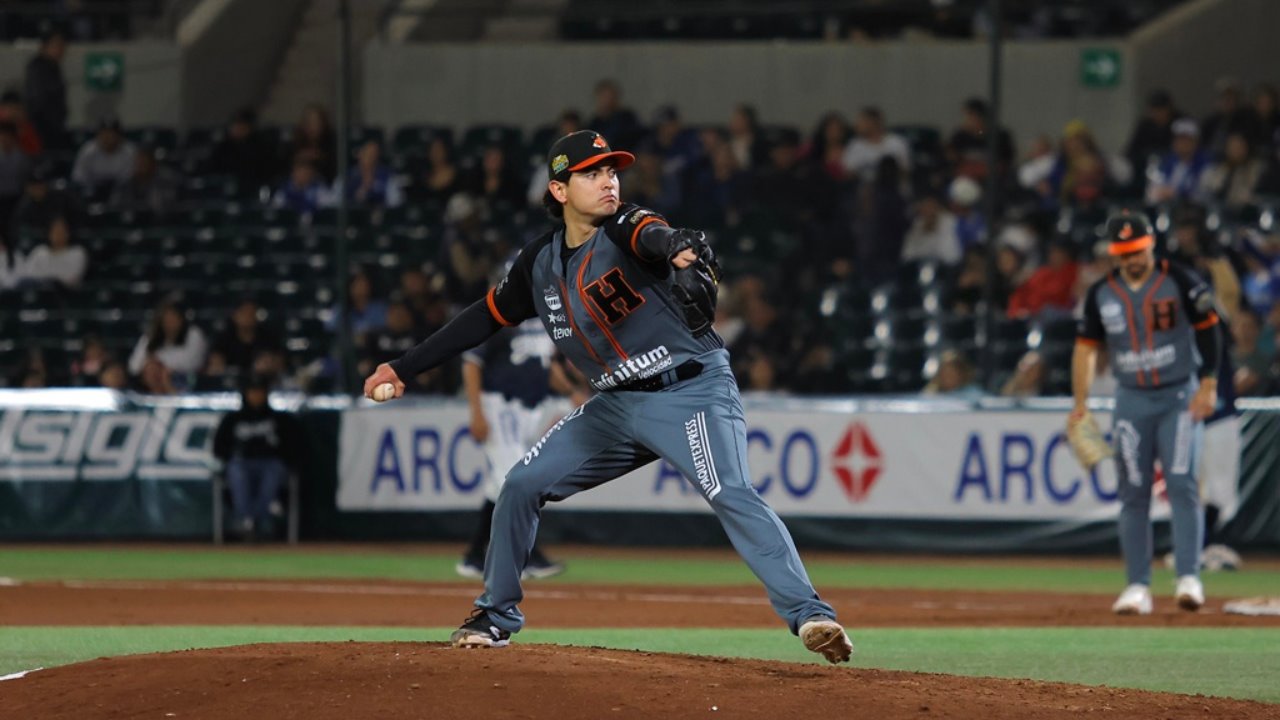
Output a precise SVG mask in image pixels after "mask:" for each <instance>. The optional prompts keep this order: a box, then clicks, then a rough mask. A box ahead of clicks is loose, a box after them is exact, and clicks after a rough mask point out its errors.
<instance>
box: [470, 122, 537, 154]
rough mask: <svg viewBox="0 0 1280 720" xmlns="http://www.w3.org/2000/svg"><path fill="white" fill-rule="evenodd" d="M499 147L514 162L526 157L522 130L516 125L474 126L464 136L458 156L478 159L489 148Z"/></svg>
mask: <svg viewBox="0 0 1280 720" xmlns="http://www.w3.org/2000/svg"><path fill="white" fill-rule="evenodd" d="M491 145H497V146H498V147H500V148H502V149H503V151H504V152H505V153H506V155H507V161H508V162H512V161H515V160H517V159H518V158H522V157H524V155H525V153H524V152H523V151H522V150H523V148H522V146H521V132H520V128H519V127H517V126H515V125H473V126H472V127H470V128H468V129H467V131H466V133H464V134H463V136H462V147H460V148H459V152H458V154H459V155H460V156H465V157H476V156H479V155H480V153H481V152H482V151H483V150H484V149H485V148H487V147H489V146H491Z"/></svg>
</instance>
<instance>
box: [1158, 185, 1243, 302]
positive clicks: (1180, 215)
mask: <svg viewBox="0 0 1280 720" xmlns="http://www.w3.org/2000/svg"><path fill="white" fill-rule="evenodd" d="M1204 223H1205V213H1204V210H1203V209H1202V208H1198V207H1195V206H1187V207H1183V208H1179V210H1178V211H1177V212H1176V213H1174V218H1173V232H1172V235H1171V238H1170V243H1169V244H1170V250H1171V251H1172V252H1173V253H1174V255H1175V256H1176V257H1177V258H1178V259H1179V260H1181V261H1182V262H1183V263H1184V264H1185V265H1188V266H1190V267H1192V268H1194V269H1195V271H1196V272H1197V273H1198V274H1199V275H1200V277H1202V278H1204V279H1205V280H1208V281H1209V284H1210V285H1212V286H1213V296H1214V299H1215V300H1216V301H1217V303H1218V310H1219V311H1221V312H1223V313H1224V314H1226V316H1227V317H1228V318H1230V317H1234V316H1235V314H1236V313H1237V312H1239V310H1240V276H1239V275H1237V274H1236V271H1235V268H1234V267H1233V266H1232V265H1231V260H1230V259H1229V258H1227V257H1226V256H1225V254H1224V253H1223V252H1222V251H1221V249H1220V246H1219V245H1218V244H1217V243H1216V242H1214V240H1213V238H1212V237H1211V236H1210V234H1209V233H1207V232H1206V231H1205V229H1204Z"/></svg>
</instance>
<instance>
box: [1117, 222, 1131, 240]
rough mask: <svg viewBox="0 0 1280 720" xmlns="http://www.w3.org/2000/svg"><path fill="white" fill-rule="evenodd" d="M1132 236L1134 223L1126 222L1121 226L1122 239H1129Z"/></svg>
mask: <svg viewBox="0 0 1280 720" xmlns="http://www.w3.org/2000/svg"><path fill="white" fill-rule="evenodd" d="M1132 236H1133V226H1132V225H1130V224H1129V223H1125V224H1124V225H1123V226H1122V227H1121V228H1120V239H1121V240H1128V239H1129V238H1130V237H1132Z"/></svg>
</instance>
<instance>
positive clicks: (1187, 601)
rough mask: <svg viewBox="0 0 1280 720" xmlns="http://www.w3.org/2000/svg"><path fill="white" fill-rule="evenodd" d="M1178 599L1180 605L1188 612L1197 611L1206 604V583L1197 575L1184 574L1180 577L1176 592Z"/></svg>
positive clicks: (1175, 595)
mask: <svg viewBox="0 0 1280 720" xmlns="http://www.w3.org/2000/svg"><path fill="white" fill-rule="evenodd" d="M1174 597H1176V598H1177V599H1178V607H1180V608H1182V609H1183V610H1186V611H1188V612H1195V611H1197V610H1199V609H1200V606H1202V605H1204V585H1202V584H1200V578H1198V577H1196V576H1195V575H1183V576H1182V577H1180V578H1178V590H1177V592H1175V593H1174Z"/></svg>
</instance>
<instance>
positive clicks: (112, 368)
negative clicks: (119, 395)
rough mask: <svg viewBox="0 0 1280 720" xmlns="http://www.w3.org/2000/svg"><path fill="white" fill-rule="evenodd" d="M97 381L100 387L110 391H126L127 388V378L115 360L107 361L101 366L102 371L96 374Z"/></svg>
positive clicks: (122, 368) (122, 367)
mask: <svg viewBox="0 0 1280 720" xmlns="http://www.w3.org/2000/svg"><path fill="white" fill-rule="evenodd" d="M97 381H98V385H99V386H100V387H104V388H109V389H111V390H127V389H128V388H129V376H128V374H127V373H125V371H124V365H121V364H120V363H119V362H118V361H116V360H108V361H107V362H106V363H105V364H104V365H103V366H102V370H100V371H99V372H98V377H97Z"/></svg>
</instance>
